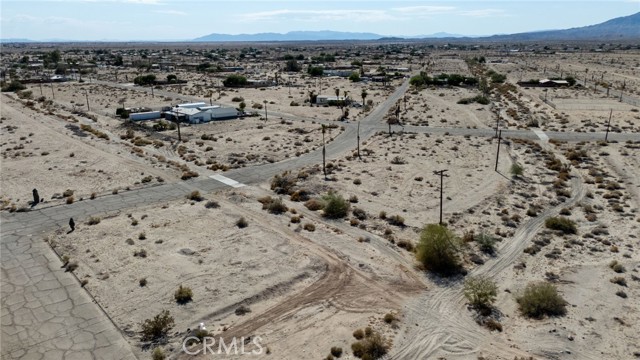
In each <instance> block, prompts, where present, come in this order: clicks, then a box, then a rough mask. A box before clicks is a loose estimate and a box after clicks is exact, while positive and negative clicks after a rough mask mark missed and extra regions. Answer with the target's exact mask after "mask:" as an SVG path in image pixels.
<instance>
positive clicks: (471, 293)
mask: <svg viewBox="0 0 640 360" xmlns="http://www.w3.org/2000/svg"><path fill="white" fill-rule="evenodd" d="M497 295H498V287H497V286H496V283H495V282H493V281H492V280H491V279H489V278H485V277H480V276H477V277H475V276H472V277H469V278H468V279H467V280H466V281H465V282H464V296H465V297H466V298H467V300H468V301H469V303H470V304H471V306H473V307H474V308H476V309H478V310H484V309H489V308H491V306H492V304H493V303H494V302H495V301H496V296H497Z"/></svg>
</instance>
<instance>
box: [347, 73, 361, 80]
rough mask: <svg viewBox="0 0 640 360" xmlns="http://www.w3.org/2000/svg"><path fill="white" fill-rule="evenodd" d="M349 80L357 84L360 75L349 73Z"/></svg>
mask: <svg viewBox="0 0 640 360" xmlns="http://www.w3.org/2000/svg"><path fill="white" fill-rule="evenodd" d="M349 80H351V81H352V82H359V81H360V74H358V73H357V72H353V73H351V75H349Z"/></svg>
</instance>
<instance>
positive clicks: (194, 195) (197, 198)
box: [187, 190, 204, 201]
mask: <svg viewBox="0 0 640 360" xmlns="http://www.w3.org/2000/svg"><path fill="white" fill-rule="evenodd" d="M187 199H189V200H192V201H202V200H204V198H203V197H202V195H200V191H198V190H194V191H192V192H191V194H189V195H187Z"/></svg>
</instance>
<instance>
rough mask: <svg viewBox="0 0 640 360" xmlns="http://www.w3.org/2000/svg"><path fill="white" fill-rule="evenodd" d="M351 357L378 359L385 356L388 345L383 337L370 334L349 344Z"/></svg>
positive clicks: (375, 333)
mask: <svg viewBox="0 0 640 360" xmlns="http://www.w3.org/2000/svg"><path fill="white" fill-rule="evenodd" d="M351 351H353V355H354V356H356V357H359V358H361V359H367V360H369V359H379V358H381V357H383V356H384V355H386V354H387V352H388V351H389V345H388V344H387V340H386V339H385V338H384V336H382V335H380V334H379V333H377V332H372V333H371V334H370V335H369V336H366V337H365V338H364V339H361V340H359V341H357V342H355V343H353V344H351Z"/></svg>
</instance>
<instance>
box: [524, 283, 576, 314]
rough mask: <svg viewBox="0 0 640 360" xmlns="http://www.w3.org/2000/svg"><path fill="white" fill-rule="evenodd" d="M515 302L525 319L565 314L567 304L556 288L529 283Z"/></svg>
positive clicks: (549, 285) (543, 284) (547, 284)
mask: <svg viewBox="0 0 640 360" xmlns="http://www.w3.org/2000/svg"><path fill="white" fill-rule="evenodd" d="M516 300H517V302H518V305H519V307H520V311H522V313H523V314H524V315H525V316H527V317H532V318H541V317H543V316H544V315H549V316H560V315H564V314H565V313H566V312H567V310H566V306H567V302H566V301H565V300H564V299H563V298H562V296H560V294H558V290H557V289H556V287H555V286H553V285H552V284H549V283H547V282H539V283H530V284H529V285H527V287H526V288H525V289H524V292H523V293H522V295H521V296H519V297H518V298H517V299H516Z"/></svg>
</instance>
